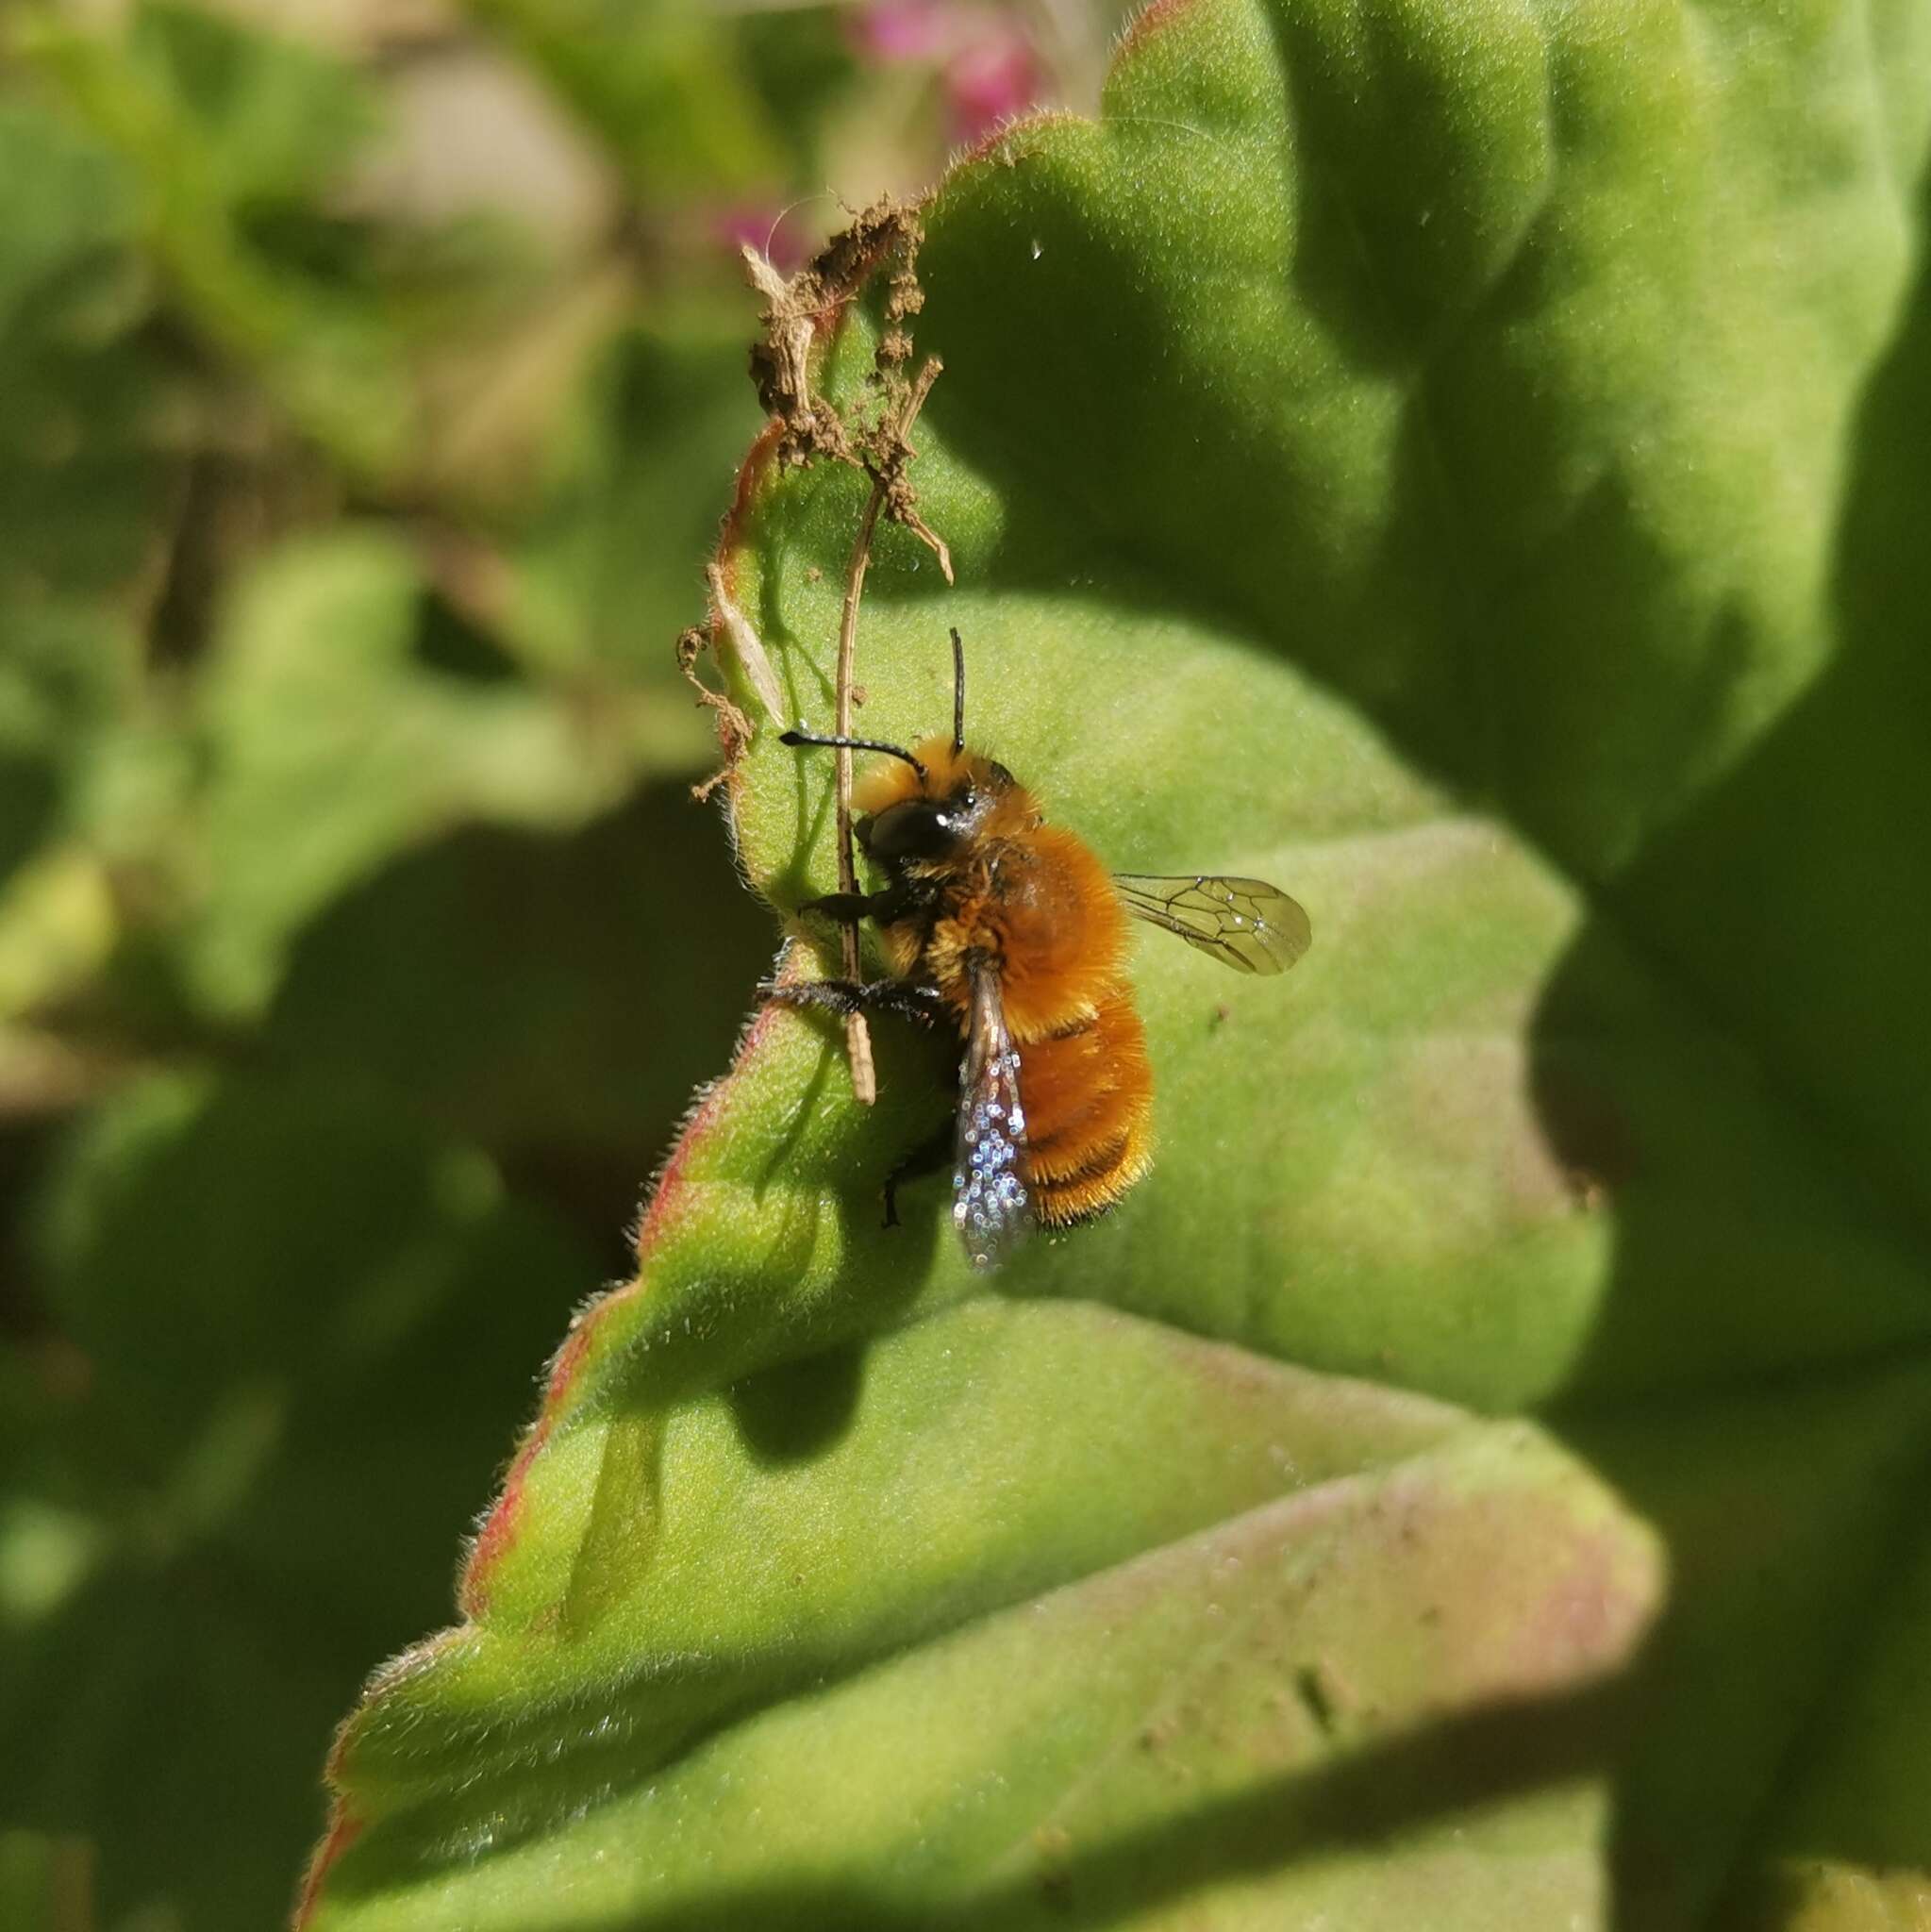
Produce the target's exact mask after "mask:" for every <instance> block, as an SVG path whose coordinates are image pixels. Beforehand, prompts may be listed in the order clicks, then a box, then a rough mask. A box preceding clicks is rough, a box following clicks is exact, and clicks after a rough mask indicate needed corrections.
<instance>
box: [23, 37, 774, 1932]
mask: <svg viewBox="0 0 1931 1932" xmlns="http://www.w3.org/2000/svg"><path fill="white" fill-rule="evenodd" d="M109 11H110V12H111V13H112V15H113V18H112V19H111V20H108V19H107V18H106V17H102V18H99V19H96V18H94V15H95V14H97V13H98V12H99V10H98V9H94V10H92V12H90V10H88V9H73V8H64V7H63V8H49V7H43V6H35V5H30V4H23V5H20V6H16V7H8V8H0V1733H4V1735H5V1736H6V1738H7V1739H8V1744H9V1749H8V1752H7V1753H6V1754H5V1757H6V1761H5V1763H4V1764H0V1923H4V1924H7V1925H8V1926H9V1927H10V1926H12V1925H14V1924H20V1925H23V1926H29V1925H38V1924H54V1925H73V1924H103V1925H107V1926H122V1925H136V1924H140V1925H149V1926H153V1925H167V1924H192V1925H196V1926H210V1927H219V1926H227V1925H236V1926H241V1925H248V1926H258V1925H261V1924H271V1923H274V1922H275V1921H276V1920H277V1919H278V1918H279V1917H280V1916H282V1915H283V1914H284V1913H285V1912H286V1909H287V1907H288V1904H289V1901H290V1898H291V1893H292V1890H293V1886H294V1881H295V1876H296V1874H297V1873H298V1871H299V1867H300V1863H301V1858H302V1854H303V1850H304V1848H305V1846H306V1845H307V1844H308V1843H309V1842H310V1841H312V1839H313V1836H314V1833H315V1831H316V1829H317V1828H318V1824H319V1823H320V1820H321V1818H322V1815H323V1803H322V1800H321V1798H320V1796H319V1795H318V1792H317V1790H316V1775H315V1772H316V1765H317V1762H318V1759H319V1757H320V1756H321V1754H322V1753H323V1752H324V1751H325V1748H326V1743H327V1739H328V1736H329V1734H330V1730H331V1728H332V1726H333V1724H335V1722H336V1721H337V1720H338V1719H339V1717H340V1714H341V1710H342V1708H343V1707H344V1706H345V1705H346V1704H347V1703H348V1702H349V1701H350V1700H351V1699H352V1698H353V1696H354V1695H355V1691H356V1688H357V1686H358V1683H360V1682H361V1681H362V1680H363V1679H364V1678H365V1676H366V1674H367V1672H368V1668H369V1663H370V1660H371V1659H372V1658H373V1657H379V1656H382V1655H384V1654H387V1653H388V1652H391V1651H392V1650H394V1649H396V1648H397V1647H398V1646H400V1645H401V1644H402V1643H404V1642H406V1641H408V1639H409V1638H411V1637H412V1636H414V1635H416V1634H417V1633H419V1632H420V1631H421V1630H422V1629H424V1627H426V1626H428V1625H429V1624H433V1623H434V1622H435V1621H436V1619H437V1617H438V1616H439V1615H440V1614H441V1612H442V1610H443V1608H444V1607H445V1606H446V1602H447V1592H448V1585H449V1570H450V1560H449V1557H448V1551H449V1550H450V1548H451V1547H452V1546H453V1544H454V1543H455V1542H456V1541H458V1539H459V1538H460V1536H461V1535H462V1534H463V1533H464V1531H465V1530H466V1528H467V1527H468V1526H469V1525H470V1524H471V1523H472V1521H473V1519H474V1514H475V1511H476V1509H477V1508H478V1507H479V1506H480V1505H481V1504H482V1503H483V1501H484V1500H485V1499H486V1498H487V1496H488V1494H489V1492H490V1490H491V1483H492V1481H493V1480H494V1479H495V1477H496V1475H497V1474H500V1469H501V1452H502V1446H503V1441H504V1435H505V1426H506V1420H507V1419H508V1418H510V1417H513V1416H515V1415H517V1414H519V1413H521V1412H523V1411H524V1410H525V1409H526V1407H527V1404H528V1399H529V1388H530V1375H531V1367H532V1364H533V1363H535V1362H537V1361H539V1360H540V1359H541V1353H542V1350H543V1347H544V1346H545V1345H547V1342H548V1341H549V1340H550V1339H551V1338H553V1337H554V1336H555V1335H556V1334H557V1333H558V1330H559V1329H561V1328H562V1327H563V1326H564V1324H566V1322H567V1321H568V1319H569V1314H570V1310H571V1309H572V1308H573V1307H574V1306H575V1305H576V1304H578V1303H579V1302H580V1301H581V1300H582V1299H583V1297H584V1296H585V1295H586V1294H587V1293H589V1292H591V1291H593V1290H594V1289H595V1287H596V1286H597V1284H598V1283H599V1282H602V1281H605V1280H607V1279H608V1278H610V1277H611V1276H612V1275H614V1274H618V1273H619V1272H620V1271H622V1270H623V1269H624V1266H625V1265H626V1257H625V1249H624V1239H623V1229H624V1226H625V1225H626V1224H628V1223H629V1222H631V1221H632V1220H634V1218H635V1215H636V1212H637V1206H638V1199H639V1195H640V1193H641V1190H642V1187H643V1183H644V1178H645V1176H647V1175H648V1174H650V1172H651V1171H652V1169H653V1167H654V1165H655V1164H656V1163H657V1162H658V1160H659V1159H661V1158H662V1157H663V1154H664V1152H665V1150H666V1148H667V1146H668V1145H669V1143H670V1142H671V1141H672V1139H673V1137H674V1127H675V1123H676V1121H677V1118H678V1116H679V1115H680V1113H681V1112H682V1111H683V1110H684V1108H686V1107H687V1106H688V1104H689V1097H690V1094H691V1089H692V1087H693V1086H694V1084H695V1083H696V1082H697V1081H698V1080H700V1079H701V1078H703V1077H704V1076H705V1075H707V1074H709V1073H711V1072H712V1071H714V1070H715V1068H716V1067H717V1065H718V1064H719V1063H720V1061H721V1060H722V1059H723V1058H724V1056H725V1055H726V1053H727V1052H728V1049H729V1042H730V1041H731V1038H732V1036H733V1034H734V1032H735V1031H736V1030H737V1029H738V1028H739V1026H740V1025H741V1020H742V1012H743V1004H744V994H743V989H745V988H746V987H748V986H749V985H750V984H751V983H752V982H753V981H754V980H755V978H756V977H757V974H758V973H759V972H760V971H761V970H763V969H764V967H765V966H766V965H767V963H768V961H769V958H770V955H771V940H770V935H769V926H768V922H767V921H766V920H764V919H763V918H762V916H761V915H760V914H759V913H758V911H757V908H754V907H753V906H751V905H750V904H749V903H748V902H747V901H746V900H744V898H743V896H742V895H741V893H739V892H738V891H737V890H736V882H735V880H734V877H733V874H732V871H731V865H730V859H729V856H728V850H727V843H726V841H725V838H724V835H723V833H722V830H721V828H720V827H719V826H717V824H715V822H714V821H708V820H707V818H705V817H704V816H702V815H700V814H698V813H696V812H694V811H693V810H692V809H691V807H690V804H689V799H688V788H689V785H690V783H691V781H692V780H694V779H695V778H697V777H698V776H700V775H701V774H702V772H703V770H704V769H705V762H706V760H707V758H708V757H709V756H710V746H709V741H708V734H707V732H705V731H704V729H703V727H702V724H701V722H700V716H699V713H698V712H697V710H696V708H694V706H693V705H692V704H691V698H690V693H689V691H688V689H687V688H686V687H684V686H683V685H682V684H681V682H680V681H679V680H678V679H677V676H676V673H675V670H674V665H673V664H672V662H671V657H670V652H669V649H668V640H669V639H671V638H672V637H674V635H675V633H676V631H677V630H678V628H679V627H680V626H681V625H684V624H686V623H688V622H689V621H690V620H691V618H692V617H693V616H694V615H696V614H697V612H698V610H699V609H700V608H701V599H702V596H703V589H702V582H701V577H700V575H699V566H700V564H701V561H702V559H703V556H704V554H705V551H706V549H707V546H708V544H709V543H710V541H712V539H713V536H714V532H715V528H716V513H715V508H714V503H715V499H716V497H717V495H718V494H719V492H720V491H723V490H724V489H725V488H726V487H727V486H728V482H729V478H730V475H731V470H732V466H733V464H734V463H735V461H736V460H737V458H738V456H739V454H740V452H741V448H742V445H743V442H744V441H745V439H746V437H747V435H748V434H749V433H750V431H751V429H752V428H753V427H754V426H755V407H754V406H753V404H752V402H751V399H750V398H749V396H748V394H747V393H745V391H744V385H743V381H742V346H741V341H740V339H739V328H738V323H737V318H736V314H735V301H736V291H735V273H734V268H733V264H732V263H731V262H730V260H729V258H728V256H727V254H726V252H725V250H724V248H723V247H722V246H716V247H714V249H713V252H712V256H711V258H708V259H707V261H706V262H705V263H704V264H703V266H702V267H701V268H693V266H692V265H691V262H690V261H688V260H686V261H682V262H680V263H678V264H677V265H676V269H675V273H674V275H673V274H671V273H669V272H666V273H665V274H664V275H661V276H660V277H659V278H658V281H657V282H655V283H654V284H653V286H652V287H651V289H650V290H649V291H645V290H644V289H643V288H642V286H641V277H639V276H637V275H635V274H634V273H633V264H632V263H631V261H630V260H629V259H628V258H626V257H624V254H623V252H622V249H621V248H616V247H615V244H613V243H611V242H610V240H609V237H608V235H606V234H604V233H602V232H598V233H595V234H592V235H591V236H589V237H588V238H585V237H583V236H582V235H579V236H578V238H577V241H576V242H575V244H574V252H572V251H571V250H569V249H566V248H565V247H563V246H562V245H561V244H559V243H558V242H557V241H556V239H555V237H554V236H552V235H551V234H550V233H549V232H548V231H547V229H543V230H542V232H538V231H537V227H530V228H519V227H518V226H517V225H515V224H514V223H512V222H510V221H509V220H508V219H507V218H506V217H505V216H504V215H503V214H502V213H501V211H499V210H493V209H488V208H479V209H477V210H475V211H474V212H464V211H458V212H456V213H454V214H452V215H450V216H448V217H447V218H444V217H443V216H441V215H439V214H435V213H433V212H432V213H427V214H425V213H424V211H423V209H422V208H420V207H417V206H415V205H412V204H409V203H408V197H407V195H406V194H405V195H399V196H398V195H395V194H392V193H391V196H390V198H389V199H387V200H385V198H384V196H385V192H388V190H387V189H386V186H385V183H386V182H391V181H392V179H393V175H394V173H395V171H396V168H397V165H398V164H397V163H395V161H394V158H393V156H394V150H393V149H391V148H388V147H386V146H385V143H387V142H390V141H391V139H396V138H399V137H400V135H401V134H403V133H406V132H407V130H406V129H398V127H397V125H396V116H395V112H394V110H395V109H396V108H397V105H398V94H399V90H398V88H397V87H396V85H395V82H396V75H395V74H394V73H392V72H391V71H390V70H388V69H386V68H380V67H377V66H375V65H369V66H351V65H349V64H346V63H344V62H343V61H342V60H341V59H340V58H333V57H330V56H326V55H324V54H321V53H318V52H316V51H315V50H313V49H311V48H308V47H305V46H302V45H299V44H296V43H295V42H292V41H289V40H285V39H283V38H281V37H279V36H277V35H275V34H274V33H268V32H262V31H259V30H257V29H256V28H253V27H251V26H249V25H245V24H244V23H243V22H242V21H241V20H240V19H239V18H237V17H235V15H234V14H233V13H232V12H216V11H212V10H205V9H202V8H195V7H191V6H185V5H173V4H160V0H144V4H140V5H136V6H134V7H132V8H125V9H109ZM725 31H728V30H727V29H726V30H725ZM645 51H646V52H647V50H645ZM643 58H644V53H641V54H640V60H642V59H643ZM414 71H415V70H413V69H412V70H411V72H412V73H413V72H414ZM689 84H690V85H691V87H692V88H696V89H698V90H699V91H700V92H701V77H699V76H696V75H692V76H691V78H690V82H689ZM527 92H528V94H529V96H530V97H531V98H533V99H534V100H535V102H536V105H537V108H539V109H540V108H541V105H542V96H541V87H540V84H539V83H537V82H534V81H533V82H531V83H529V84H528V87H527ZM499 132H500V130H499ZM406 145H407V143H406V142H404V146H405V147H406ZM378 155H380V156H386V157H388V158H387V160H386V161H385V166H387V167H388V168H389V170H390V173H389V175H384V174H383V173H382V172H381V171H379V170H373V169H372V161H373V159H374V158H376V157H378ZM587 165H588V167H589V169H590V171H591V173H592V175H594V174H595V173H596V171H597V169H598V168H599V167H600V165H601V162H600V159H599V158H598V157H597V156H596V155H594V154H592V155H591V159H590V161H589V162H588V164H587ZM631 191H632V205H631V208H630V211H629V221H630V224H631V225H630V226H629V227H628V228H626V230H625V236H626V238H627V239H626V240H625V241H624V244H623V246H624V247H630V246H633V245H635V246H638V247H640V248H641V247H642V246H643V245H644V242H643V240H642V239H641V238H645V237H650V236H655V235H656V234H657V232H658V229H659V227H660V226H662V225H667V224H668V221H669V219H670V217H669V216H667V214H666V212H665V203H664V194H665V189H664V185H663V184H662V183H661V182H658V184H657V186H656V188H655V189H653V187H652V183H651V182H650V180H649V179H647V178H645V177H643V176H642V175H640V176H639V177H638V178H637V179H636V180H635V181H634V182H633V183H632V184H631ZM678 219H682V217H681V216H680V217H678ZM539 226H541V225H539ZM651 245H653V246H655V242H652V244H651ZM613 250H614V252H613ZM697 908H709V910H708V911H707V916H706V918H705V919H704V921H703V924H702V925H701V927H698V926H696V925H695V923H694V922H695V914H696V911H697ZM669 1013H674V1014H675V1015H676V1024H675V1025H674V1026H670V1025H667V1024H665V1019H664V1016H665V1015H666V1014H669Z"/></svg>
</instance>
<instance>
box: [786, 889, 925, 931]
mask: <svg viewBox="0 0 1931 1932" xmlns="http://www.w3.org/2000/svg"><path fill="white" fill-rule="evenodd" d="M909 904H910V900H909V898H908V896H907V892H906V891H905V888H904V887H903V886H887V887H886V888H885V890H884V891H882V892H826V893H825V894H824V896H823V897H822V898H818V899H807V900H806V901H805V903H804V904H803V905H802V906H800V907H799V908H798V910H799V911H800V912H819V913H823V914H824V917H825V918H826V919H832V920H836V921H837V922H838V923H839V924H841V925H857V923H858V922H859V921H860V920H861V919H875V920H877V921H878V922H879V924H882V925H890V924H891V922H892V921H893V920H894V919H898V918H900V917H902V916H903V915H904V913H905V912H906V910H907V907H908V906H909Z"/></svg>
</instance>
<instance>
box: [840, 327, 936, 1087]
mask: <svg viewBox="0 0 1931 1932" xmlns="http://www.w3.org/2000/svg"><path fill="white" fill-rule="evenodd" d="M940 366H941V365H940V361H939V358H938V357H936V356H934V357H932V358H930V359H928V360H927V362H926V363H925V366H924V368H923V369H921V370H920V371H919V375H918V378H917V380H916V381H914V382H913V384H912V386H911V388H910V390H909V391H907V395H906V401H905V407H904V408H903V409H901V410H900V411H899V416H898V421H897V423H896V424H895V425H893V428H894V433H895V435H896V437H897V439H898V441H900V442H901V443H903V441H904V440H905V438H906V437H907V436H908V435H909V434H910V433H911V427H912V424H913V423H914V422H915V421H916V420H917V418H918V414H919V411H920V410H921V409H922V408H924V406H925V398H926V396H927V395H929V394H930V393H931V391H932V385H933V383H934V382H935V381H936V380H937V379H938V375H939V370H940ZM891 495H892V476H891V474H890V473H887V474H883V475H880V474H878V473H875V472H874V474H873V476H872V493H871V495H870V496H869V497H867V498H866V500H865V513H864V515H863V516H862V517H860V518H859V520H858V534H857V539H856V540H855V541H854V542H853V544H852V560H851V562H850V564H849V565H848V566H847V567H846V570H845V601H844V608H843V609H842V610H841V612H840V614H839V625H838V712H837V716H838V727H837V729H838V735H839V737H841V738H849V737H850V736H851V735H852V664H853V660H854V658H856V657H857V649H858V602H859V599H860V598H861V597H863V595H864V594H865V573H866V571H867V570H868V569H870V567H871V563H872V539H873V537H874V535H875V534H876V532H877V529H878V518H879V515H880V513H881V512H882V511H883V510H884V509H885V508H887V506H888V504H889V502H890V500H891ZM907 522H908V523H910V524H911V525H912V527H913V528H915V529H916V530H917V531H918V533H919V534H920V535H921V536H922V537H924V540H925V541H926V542H928V543H930V544H931V546H932V548H933V549H934V551H935V552H937V554H938V558H939V567H940V568H941V570H942V571H943V572H944V573H945V581H946V582H947V583H948V584H949V583H950V582H951V581H952V558H951V556H950V554H949V553H948V552H947V550H946V548H945V545H944V543H943V542H942V541H941V540H940V539H939V538H938V537H936V536H934V535H933V534H932V532H931V531H929V530H927V529H926V528H925V527H924V525H923V524H919V523H917V522H916V520H915V519H909V518H908V519H907ZM837 758H838V768H837V787H838V791H837V800H838V814H837V841H838V889H839V891H841V892H856V891H857V890H858V869H857V861H856V860H855V859H854V858H853V857H852V754H851V752H850V750H849V749H847V748H846V747H845V746H844V745H841V746H840V747H839V749H838V753H837ZM841 957H842V959H843V964H844V974H845V977H846V978H847V979H857V977H858V928H857V926H856V925H850V924H847V925H846V926H845V927H844V928H843V935H842V941H841ZM845 1057H846V1058H847V1059H848V1060H850V1062H851V1068H852V1095H853V1097H854V1098H855V1099H856V1100H857V1101H858V1103H859V1104H860V1105H861V1106H864V1107H870V1106H871V1105H872V1104H873V1102H874V1101H875V1100H876V1099H877V1098H878V1070H877V1068H876V1067H875V1066H874V1063H873V1059H872V1029H871V1028H870V1027H869V1026H868V1025H867V1024H865V1016H864V1014H862V1013H848V1014H846V1016H845Z"/></svg>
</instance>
